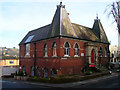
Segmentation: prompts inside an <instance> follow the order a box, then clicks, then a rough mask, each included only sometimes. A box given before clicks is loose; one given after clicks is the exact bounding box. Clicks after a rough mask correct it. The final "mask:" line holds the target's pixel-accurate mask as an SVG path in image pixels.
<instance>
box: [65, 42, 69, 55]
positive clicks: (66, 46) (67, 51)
mask: <svg viewBox="0 0 120 90" xmlns="http://www.w3.org/2000/svg"><path fill="white" fill-rule="evenodd" d="M69 47H70V46H69V43H68V42H66V43H65V52H64V55H65V56H69Z"/></svg>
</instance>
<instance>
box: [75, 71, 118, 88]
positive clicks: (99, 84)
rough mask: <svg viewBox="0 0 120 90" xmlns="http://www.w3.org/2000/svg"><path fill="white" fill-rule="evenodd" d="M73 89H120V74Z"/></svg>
mask: <svg viewBox="0 0 120 90" xmlns="http://www.w3.org/2000/svg"><path fill="white" fill-rule="evenodd" d="M73 88H120V73H119V75H118V76H115V77H111V78H108V79H104V80H100V81H94V82H91V83H89V84H85V85H82V86H81V85H80V86H75V87H73Z"/></svg>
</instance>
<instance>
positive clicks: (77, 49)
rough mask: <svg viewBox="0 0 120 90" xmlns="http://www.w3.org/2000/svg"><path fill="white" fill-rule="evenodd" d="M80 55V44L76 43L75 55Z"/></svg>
mask: <svg viewBox="0 0 120 90" xmlns="http://www.w3.org/2000/svg"><path fill="white" fill-rule="evenodd" d="M78 55H79V48H78V44H77V43H76V44H75V56H78Z"/></svg>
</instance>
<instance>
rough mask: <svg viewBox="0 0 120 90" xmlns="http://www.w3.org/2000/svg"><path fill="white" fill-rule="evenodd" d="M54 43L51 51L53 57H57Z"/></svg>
mask: <svg viewBox="0 0 120 90" xmlns="http://www.w3.org/2000/svg"><path fill="white" fill-rule="evenodd" d="M56 47H57V45H56V43H55V42H54V43H53V45H52V49H53V56H57V52H56Z"/></svg>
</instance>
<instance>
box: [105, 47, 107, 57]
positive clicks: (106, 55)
mask: <svg viewBox="0 0 120 90" xmlns="http://www.w3.org/2000/svg"><path fill="white" fill-rule="evenodd" d="M105 57H107V48H106V47H105Z"/></svg>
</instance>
